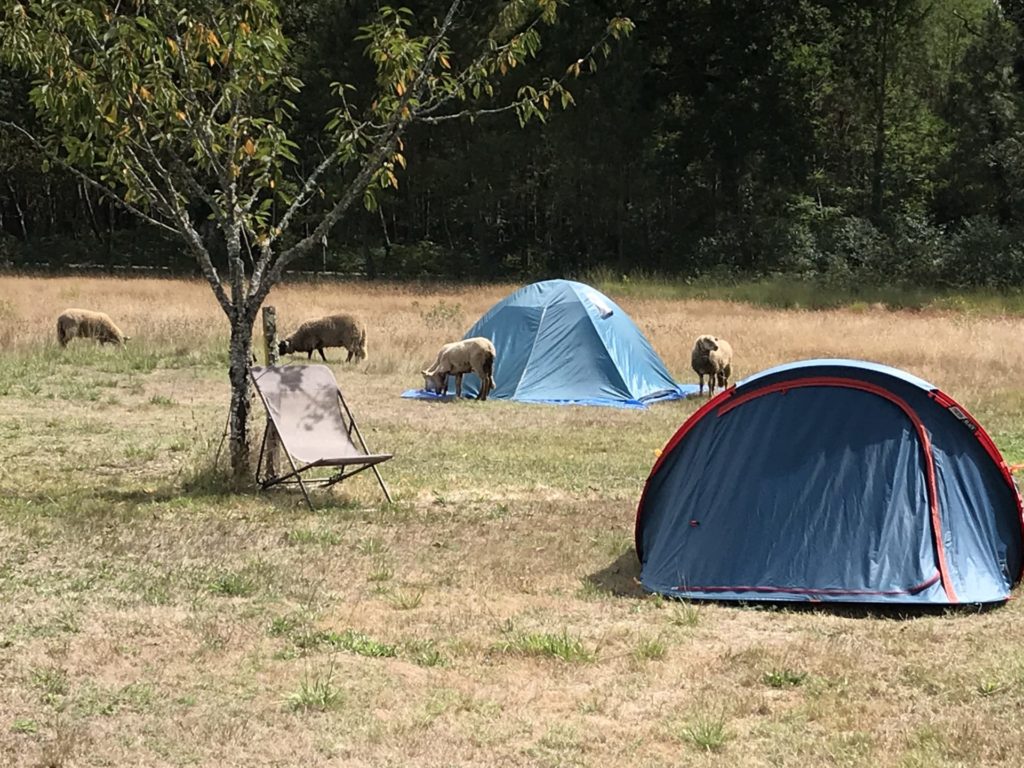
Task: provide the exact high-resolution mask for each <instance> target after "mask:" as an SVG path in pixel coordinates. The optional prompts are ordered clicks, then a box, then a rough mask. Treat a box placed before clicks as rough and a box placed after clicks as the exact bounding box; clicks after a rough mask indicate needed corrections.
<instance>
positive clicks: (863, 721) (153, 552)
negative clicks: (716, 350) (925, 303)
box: [0, 277, 1024, 767]
mask: <svg viewBox="0 0 1024 768" xmlns="http://www.w3.org/2000/svg"><path fill="white" fill-rule="evenodd" d="M509 290H511V287H509V286H492V287H486V288H465V287H464V288H451V289H439V288H430V289H422V290H414V289H413V288H410V287H402V286H393V285H322V286H316V285H303V286H287V287H285V288H282V289H280V290H278V291H276V292H275V294H274V295H273V296H272V297H271V300H270V301H271V303H273V304H275V305H276V306H277V308H278V313H279V316H280V317H281V325H282V327H283V328H285V329H288V328H289V327H293V326H294V325H295V324H297V323H298V322H299V321H300V320H302V319H306V318H307V317H310V316H315V315H318V314H321V313H323V312H327V311H335V310H348V311H353V312H356V313H357V314H360V315H362V316H363V317H364V319H365V320H366V321H367V323H368V325H369V327H370V329H371V334H370V340H369V344H370V357H369V359H368V360H367V361H366V362H365V363H364V364H360V365H350V364H344V363H342V362H340V361H341V360H342V359H343V358H344V353H343V352H340V351H338V350H335V351H334V353H333V354H331V353H330V351H329V354H328V357H329V359H330V360H331V367H332V368H333V370H334V371H335V373H336V375H337V377H338V379H339V382H340V383H341V385H342V387H343V389H344V390H345V392H346V395H347V398H348V400H349V402H350V405H351V407H352V408H353V410H354V412H355V413H356V415H357V417H358V418H359V421H360V426H361V427H362V429H363V433H364V435H365V437H366V439H367V441H368V442H369V444H370V447H371V448H374V449H379V450H386V451H390V452H393V453H395V459H394V460H392V461H390V462H388V463H386V464H384V465H382V467H381V470H382V472H383V474H384V476H385V479H386V480H387V482H388V484H389V486H390V488H391V490H392V493H393V494H394V495H395V497H396V503H395V504H394V505H386V504H383V503H382V499H381V497H380V493H379V489H377V487H376V485H375V483H374V481H373V476H372V474H370V473H365V474H364V475H362V476H360V477H358V478H355V479H353V480H352V481H351V483H346V484H344V485H343V486H342V487H340V488H337V489H335V490H334V491H332V492H329V493H322V494H319V495H317V496H316V497H315V499H316V501H317V510H316V511H315V512H313V513H311V512H309V511H308V510H307V509H306V507H305V505H304V504H303V502H302V500H301V496H299V495H297V494H293V493H290V492H282V493H275V494H268V495H244V494H243V495H231V494H228V493H226V492H225V491H224V487H223V484H222V483H220V482H219V481H218V480H217V477H216V476H215V475H214V474H213V473H212V472H211V471H210V466H211V463H212V460H213V456H214V454H215V452H216V449H217V444H218V442H219V440H220V436H221V432H222V429H223V424H224V418H225V416H226V404H227V385H226V376H225V374H224V366H225V363H226V359H225V349H226V342H225V339H226V323H225V322H224V321H223V320H222V319H221V318H220V316H219V315H218V313H219V309H218V308H217V307H216V306H215V304H214V302H213V300H212V297H210V296H209V291H208V289H206V288H205V287H204V286H203V285H201V284H199V283H189V282H170V281H145V280H138V281H131V282H128V281H116V280H90V279H84V278H74V279H70V278H69V279H51V280H43V279H34V278H13V277H0V315H2V317H3V318H4V319H5V324H4V327H3V330H2V331H0V342H2V348H0V349H2V351H0V764H2V765H12V766H14V765H16V766H22V765H24V766H33V765H40V766H62V765H63V766H78V765H85V766H92V765H95V766H101V765H147V766H158V765H175V766H177V765H202V766H207V765H238V766H242V765H245V766H251V765H281V766H286V765H287V766H293V765H294V766H299V765H301V766H310V765H346V766H348V765H352V766H386V765H395V766H398V765H401V766H446V765H466V766H468V765H474V766H475V765H508V766H519V765H531V766H533V765H537V766H565V765H582V766H606V765H613V764H630V765H641V766H676V765H697V766H719V765H737V766H769V765H783V766H790V765H792V766H801V767H803V766H807V765H836V766H944V765H948V766H975V765H977V766H982V765H986V766H988V765H1006V766H1017V765H1020V755H1021V754H1022V752H1024V718H1022V717H1021V714H1020V713H1021V710H1022V707H1024V646H1022V644H1021V641H1020V637H1021V635H1022V629H1024V613H1022V610H1021V608H1020V603H1019V601H1018V600H1012V601H1010V603H1008V604H1007V605H1006V606H1003V607H1000V608H997V609H994V610H989V611H985V612H971V611H957V612H949V613H940V614H934V613H932V614H910V615H895V614H893V613H891V612H885V613H878V612H872V611H855V610H835V609H833V610H830V609H827V608H820V609H811V610H801V609H782V608H754V607H743V606H730V605H713V604H711V605H709V604H686V603H673V602H669V601H665V600H662V599H659V598H655V597H651V596H647V595H645V594H643V593H642V592H641V591H640V590H639V589H638V588H637V586H636V584H635V581H634V578H635V576H636V575H637V567H636V562H635V554H634V552H633V549H632V528H633V515H634V511H635V506H636V501H637V498H638V496H639V492H640V490H641V488H642V486H643V482H644V480H645V478H646V475H647V472H648V471H649V469H650V467H651V464H652V463H653V460H654V455H655V451H656V450H657V449H658V448H660V447H661V446H662V445H663V444H664V443H665V442H666V441H667V439H668V438H669V437H670V436H671V434H672V433H673V432H674V431H675V429H676V428H677V427H678V426H679V424H681V423H682V421H683V420H684V419H685V418H686V416H687V415H688V414H689V413H691V412H692V411H693V410H694V408H695V407H696V403H693V402H687V403H675V404H665V405H661V406H658V407H656V408H653V409H651V410H650V411H647V412H630V411H616V410H611V409H598V408H555V407H545V406H527V405H519V404H512V403H503V402H497V401H490V402H487V403H475V402H461V403H455V404H434V403H423V402H416V401H408V400H402V399H400V398H399V397H398V393H399V392H401V391H402V390H403V389H406V388H408V387H411V386H415V385H417V384H418V383H419V379H418V377H417V372H418V371H419V369H420V368H421V367H422V365H423V363H425V362H428V361H429V359H430V358H432V356H433V354H434V353H435V352H436V349H437V347H438V346H439V345H440V344H441V343H442V342H444V341H449V340H453V339H455V338H458V337H459V336H461V334H462V333H463V332H464V331H465V329H466V328H468V327H469V325H470V324H471V323H472V322H473V321H474V320H475V319H476V318H477V317H478V316H479V315H480V314H481V313H482V312H483V311H485V310H486V309H487V308H488V307H489V306H490V305H491V304H492V303H493V302H495V301H497V300H498V299H499V298H501V296H503V295H505V294H506V293H507V292H508V291H509ZM613 295H614V294H613ZM622 304H623V306H624V307H625V308H626V309H627V310H628V311H630V313H631V314H632V316H633V317H634V319H635V320H636V321H637V323H638V324H639V325H640V326H641V328H643V329H644V331H645V332H646V333H647V334H648V335H649V337H650V338H651V340H652V342H653V343H654V346H655V348H656V349H658V351H659V352H660V353H661V354H662V356H663V357H664V359H665V360H666V362H667V363H668V365H669V367H670V368H671V369H672V370H673V372H674V373H676V374H677V375H678V376H679V377H680V378H681V379H683V380H689V378H690V376H691V374H690V373H689V371H688V359H689V347H690V343H691V341H692V339H693V337H694V336H696V335H697V334H698V333H703V332H712V333H717V334H720V335H723V336H725V337H726V338H728V339H730V341H732V343H733V346H734V347H735V348H736V354H737V367H738V369H739V374H740V376H743V375H746V374H749V373H751V372H754V371H756V370H759V369H761V368H764V367H767V366H769V365H772V364H775V363H778V362H782V361H786V360H791V359H797V358H801V357H811V356H818V355H832V356H843V357H866V358H868V359H873V360H878V361H881V362H886V363H890V364H893V365H897V366H900V367H903V368H906V369H908V370H910V371H912V372H913V373H916V374H918V375H921V376H923V377H924V378H926V379H929V380H931V381H933V382H935V383H937V384H939V385H940V386H942V387H943V389H945V390H946V391H948V392H950V393H951V394H952V395H954V396H955V397H957V398H958V399H959V400H961V401H962V402H963V403H964V404H965V405H966V406H967V407H968V408H969V409H971V410H972V411H973V412H974V414H975V416H977V417H978V418H979V419H980V421H981V422H982V423H983V424H985V426H986V427H987V428H989V431H990V432H991V433H992V435H993V437H994V438H995V440H996V442H997V443H998V444H999V446H1000V448H1001V449H1002V450H1003V451H1004V453H1005V455H1006V457H1007V459H1008V460H1009V461H1012V462H1021V461H1024V425H1022V419H1024V408H1022V405H1024V347H1022V345H1021V344H1020V343H1019V341H1020V338H1021V330H1022V322H1021V320H1019V319H1017V318H1016V317H1014V316H1004V315H1001V314H999V313H979V312H959V311H952V310H948V309H944V310H937V309H936V310H927V311H890V310H887V309H884V308H882V307H875V306H868V307H860V306H858V307H853V308H847V309H833V310H827V311H819V312H807V311H794V310H779V309H770V308H758V307H755V306H752V305H748V304H740V303H730V302H726V301H720V300H710V299H708V300H696V299H678V298H672V297H669V298H644V297H643V296H639V295H636V294H635V293H630V294H629V295H626V296H625V297H624V298H622ZM68 306H84V307H88V308H96V309H102V310H104V311H107V312H108V313H110V314H111V315H112V316H113V317H114V318H115V320H117V321H118V323H119V324H120V325H121V326H122V328H123V329H124V330H125V331H126V332H127V333H129V334H130V335H131V336H132V337H133V339H132V342H130V343H129V346H128V349H127V350H124V351H121V350H117V349H112V348H99V347H96V346H93V345H91V344H87V343H80V342H75V343H73V344H72V345H71V347H69V348H68V349H67V350H63V351H62V350H60V349H59V348H58V347H57V346H56V340H55V329H54V328H53V324H54V322H55V318H56V316H57V314H58V313H59V312H60V311H61V310H63V309H64V308H65V307H68ZM297 361H298V359H296V362H297ZM222 459H223V457H222Z"/></svg>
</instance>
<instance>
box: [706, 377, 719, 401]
mask: <svg viewBox="0 0 1024 768" xmlns="http://www.w3.org/2000/svg"><path fill="white" fill-rule="evenodd" d="M717 380H718V374H715V373H712V374H710V375H709V376H708V400H710V399H711V398H712V397H714V396H715V382H716V381H717Z"/></svg>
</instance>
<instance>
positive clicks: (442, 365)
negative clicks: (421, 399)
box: [421, 336, 497, 400]
mask: <svg viewBox="0 0 1024 768" xmlns="http://www.w3.org/2000/svg"><path fill="white" fill-rule="evenodd" d="M496 355H497V352H496V351H495V349H494V344H492V343H491V340H490V339H485V338H484V337H482V336H476V337H474V338H472V339H463V340H462V341H453V342H452V343H450V344H445V345H444V346H443V347H441V351H440V352H438V353H437V359H436V360H435V361H434V364H433V365H432V366H430V367H429V368H427V369H426V370H425V371H421V373H422V374H423V378H424V380H425V382H426V383H425V388H426V389H427V391H431V392H436V393H438V394H439V395H443V394H444V393H445V392H447V391H448V376H449V375H454V376H455V396H456V397H462V375H463V374H464V373H469V372H470V371H472V372H473V373H475V374H476V375H477V376H479V377H480V393H479V394H478V395H477V396H476V399H477V400H486V399H487V395H488V394H489V393H490V391H491V390H492V389H494V358H495V356H496Z"/></svg>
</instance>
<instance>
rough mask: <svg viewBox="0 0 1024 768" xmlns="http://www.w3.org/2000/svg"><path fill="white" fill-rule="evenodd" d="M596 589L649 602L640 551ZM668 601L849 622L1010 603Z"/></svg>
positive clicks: (611, 569) (617, 563)
mask: <svg viewBox="0 0 1024 768" xmlns="http://www.w3.org/2000/svg"><path fill="white" fill-rule="evenodd" d="M586 578H587V581H589V582H590V583H591V584H593V585H594V586H595V587H597V588H599V589H601V590H603V591H605V592H608V593H610V594H612V595H615V596H617V597H629V598H646V597H649V596H650V593H649V592H648V591H647V590H645V589H644V588H643V587H642V586H641V585H640V562H639V560H637V556H636V550H635V549H633V548H632V547H630V548H629V549H627V550H626V551H625V552H623V553H622V554H621V555H619V556H618V557H617V558H616V559H615V560H614V561H613V562H611V563H609V564H608V565H606V566H605V567H604V568H602V569H601V570H599V571H597V572H595V573H592V574H590V575H589V576H587V577H586ZM665 597H667V598H668V599H671V600H678V601H679V602H686V603H694V604H697V603H705V604H714V605H717V606H719V607H722V608H732V609H734V610H737V611H760V612H763V613H811V614H828V615H830V616H838V617H842V618H848V619H874V620H878V621H909V620H913V619H918V618H923V617H926V616H951V617H952V616H958V617H959V616H972V615H974V614H979V613H988V612H989V611H993V610H998V609H999V608H1002V607H1003V606H1004V605H1005V604H1006V603H1005V602H1003V603H981V604H979V603H966V604H962V605H907V604H903V605H889V604H884V603H838V602H817V601H811V600H804V601H788V600H779V601H770V600H758V601H756V602H750V601H742V600H690V599H687V598H683V597H671V596H668V595H666V596H665Z"/></svg>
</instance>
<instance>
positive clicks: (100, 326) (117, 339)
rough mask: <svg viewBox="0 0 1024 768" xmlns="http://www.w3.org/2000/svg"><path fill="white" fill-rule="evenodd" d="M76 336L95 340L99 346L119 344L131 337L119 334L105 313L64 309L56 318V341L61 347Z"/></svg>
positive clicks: (118, 329) (122, 344) (119, 331)
mask: <svg viewBox="0 0 1024 768" xmlns="http://www.w3.org/2000/svg"><path fill="white" fill-rule="evenodd" d="M76 336H78V337H79V338H82V339H96V341H98V342H100V343H101V344H108V343H109V344H120V345H121V346H124V343H125V342H126V341H128V340H129V339H130V338H131V336H125V335H124V334H123V333H121V329H120V328H118V327H117V326H116V325H115V324H114V321H113V320H111V319H110V315H108V314H106V313H105V312H93V311H92V310H90V309H65V310H64V311H63V312H61V313H60V317H58V318H57V341H59V342H60V345H61V346H62V347H66V346H67V345H68V342H69V341H71V340H72V339H73V338H75V337H76Z"/></svg>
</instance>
